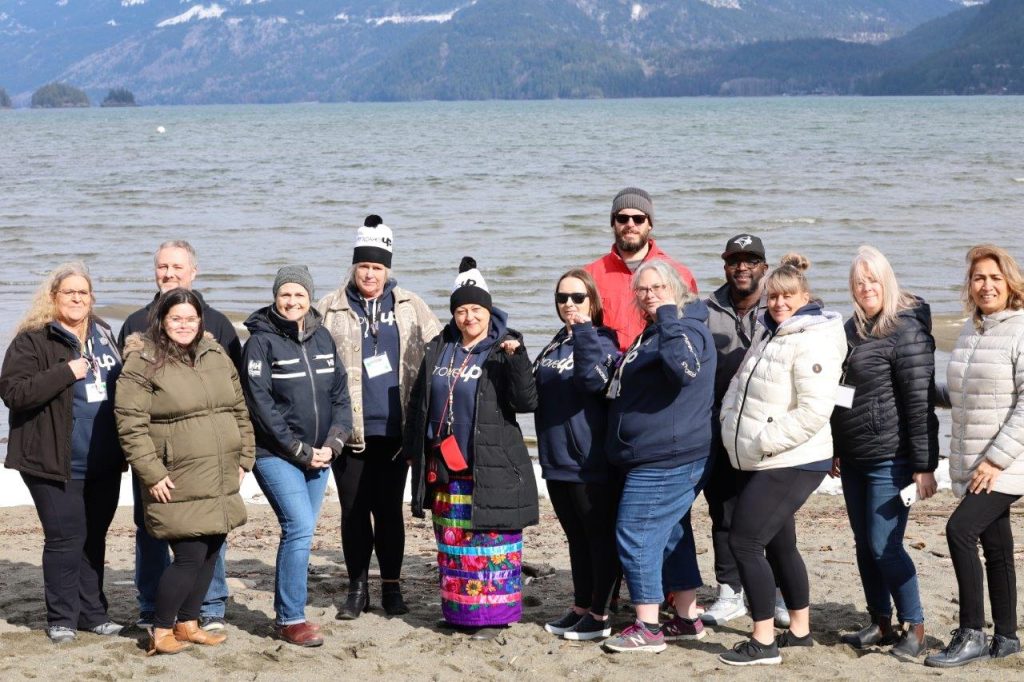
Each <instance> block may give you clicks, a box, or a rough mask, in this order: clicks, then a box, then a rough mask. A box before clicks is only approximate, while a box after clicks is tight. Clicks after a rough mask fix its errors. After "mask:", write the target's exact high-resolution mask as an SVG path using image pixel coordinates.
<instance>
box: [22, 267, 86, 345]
mask: <svg viewBox="0 0 1024 682" xmlns="http://www.w3.org/2000/svg"><path fill="white" fill-rule="evenodd" d="M75 275H77V276H79V277H83V278H85V281H86V282H88V283H89V317H90V318H91V317H92V307H93V305H95V303H96V295H95V293H94V292H93V288H92V276H91V275H90V274H89V268H88V267H87V266H86V265H85V263H83V262H82V261H72V262H70V263H61V264H60V265H58V266H57V267H56V268H54V269H53V270H52V271H51V272H50V274H48V275H47V276H46V279H44V280H43V283H42V284H40V285H39V288H38V289H36V293H35V295H34V296H33V297H32V303H31V304H30V305H29V308H28V311H27V312H26V313H25V316H24V317H23V318H21V321H20V322H18V327H17V329H15V331H14V333H15V334H20V333H22V332H30V331H35V330H37V329H42V328H43V327H45V326H46V325H48V324H49V323H50V322H53V321H54V320H55V319H57V291H58V290H59V289H60V285H61V283H62V282H63V281H64V280H65V279H67V278H68V277H73V276H75Z"/></svg>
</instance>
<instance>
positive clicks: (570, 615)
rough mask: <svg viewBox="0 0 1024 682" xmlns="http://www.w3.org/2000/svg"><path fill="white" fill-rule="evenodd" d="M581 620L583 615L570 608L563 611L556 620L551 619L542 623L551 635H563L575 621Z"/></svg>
mask: <svg viewBox="0 0 1024 682" xmlns="http://www.w3.org/2000/svg"><path fill="white" fill-rule="evenodd" d="M581 620H583V615H582V614H579V613H576V612H575V611H573V610H572V609H569V610H568V611H566V612H565V615H563V616H562V617H561V618H559V619H558V620H553V621H551V622H550V623H546V624H545V625H544V629H545V630H547V631H548V632H550V633H551V634H553V635H564V634H565V633H566V631H567V630H570V629H571V628H572V627H573V626H574V625H576V623H579V622H580V621H581Z"/></svg>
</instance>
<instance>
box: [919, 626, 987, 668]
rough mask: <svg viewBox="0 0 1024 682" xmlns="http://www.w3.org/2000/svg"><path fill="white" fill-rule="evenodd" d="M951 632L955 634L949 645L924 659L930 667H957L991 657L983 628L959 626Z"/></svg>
mask: <svg viewBox="0 0 1024 682" xmlns="http://www.w3.org/2000/svg"><path fill="white" fill-rule="evenodd" d="M949 634H951V635H953V638H952V639H950V640H949V645H948V646H946V648H945V649H943V650H942V651H940V652H938V653H936V654H932V655H931V656H929V657H928V658H926V659H924V664H925V665H926V666H928V667H929V668H956V667H959V666H961V665H967V664H968V663H970V662H971V661H976V660H978V659H979V658H988V657H989V643H988V637H987V636H985V633H984V632H982V631H981V630H974V629H972V628H957V629H956V630H953V631H952V632H951V633H949Z"/></svg>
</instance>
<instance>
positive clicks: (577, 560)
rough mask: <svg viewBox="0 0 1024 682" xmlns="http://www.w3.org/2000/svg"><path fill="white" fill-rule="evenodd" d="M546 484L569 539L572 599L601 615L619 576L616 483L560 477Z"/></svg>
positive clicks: (576, 603) (606, 608) (617, 497)
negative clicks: (585, 481) (616, 533)
mask: <svg viewBox="0 0 1024 682" xmlns="http://www.w3.org/2000/svg"><path fill="white" fill-rule="evenodd" d="M547 486H548V495H549V496H550V498H551V505H552V506H553V507H554V508H555V514H556V515H557V516H558V522H559V523H560V524H562V530H564V531H565V537H566V538H567V539H568V541H569V565H570V567H571V569H572V587H573V593H574V594H573V598H574V603H575V605H576V607H578V608H581V609H590V611H592V612H593V613H594V614H596V615H598V616H603V615H604V614H605V611H607V610H608V602H610V601H611V598H612V590H613V589H614V588H615V584H616V581H617V579H618V576H619V554H618V548H617V546H616V544H615V518H616V516H617V508H618V499H619V490H618V486H615V485H613V484H612V483H566V482H564V481H548V482H547Z"/></svg>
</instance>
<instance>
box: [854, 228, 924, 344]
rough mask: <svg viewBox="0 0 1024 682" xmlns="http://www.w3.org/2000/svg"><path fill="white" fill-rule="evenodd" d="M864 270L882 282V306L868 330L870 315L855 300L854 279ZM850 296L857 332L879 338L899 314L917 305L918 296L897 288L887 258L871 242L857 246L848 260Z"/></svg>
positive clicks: (893, 326) (885, 332) (864, 337)
mask: <svg viewBox="0 0 1024 682" xmlns="http://www.w3.org/2000/svg"><path fill="white" fill-rule="evenodd" d="M862 267H863V269H864V270H867V272H868V274H869V275H871V276H872V277H874V278H875V281H877V282H878V283H879V284H881V285H882V309H881V310H880V311H879V313H878V315H877V316H876V319H875V324H874V326H873V328H872V329H871V331H870V332H869V331H868V322H870V321H871V318H870V316H868V314H867V313H866V312H864V309H863V308H861V307H860V303H858V302H857V296H856V295H855V293H854V292H855V291H856V290H857V279H858V278H859V275H860V273H859V270H860V268H862ZM850 298H852V299H853V319H854V325H855V326H856V327H857V336H859V337H860V338H862V339H866V338H868V336H875V337H876V338H882V337H883V336H888V335H889V334H892V333H893V332H894V331H896V326H897V324H898V323H899V314H900V313H901V312H903V311H904V310H909V309H911V308H914V307H916V306H917V305H918V303H917V298H916V297H915V296H914V295H913V294H911V293H910V292H908V291H904V290H903V289H900V284H899V282H898V281H896V273H895V272H893V269H892V265H891V264H890V263H889V259H888V258H886V257H885V255H883V254H882V252H881V251H879V250H878V249H876V248H875V247H873V246H868V245H864V246H861V247H860V248H859V249H857V255H855V256H854V257H853V261H852V262H851V263H850Z"/></svg>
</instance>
